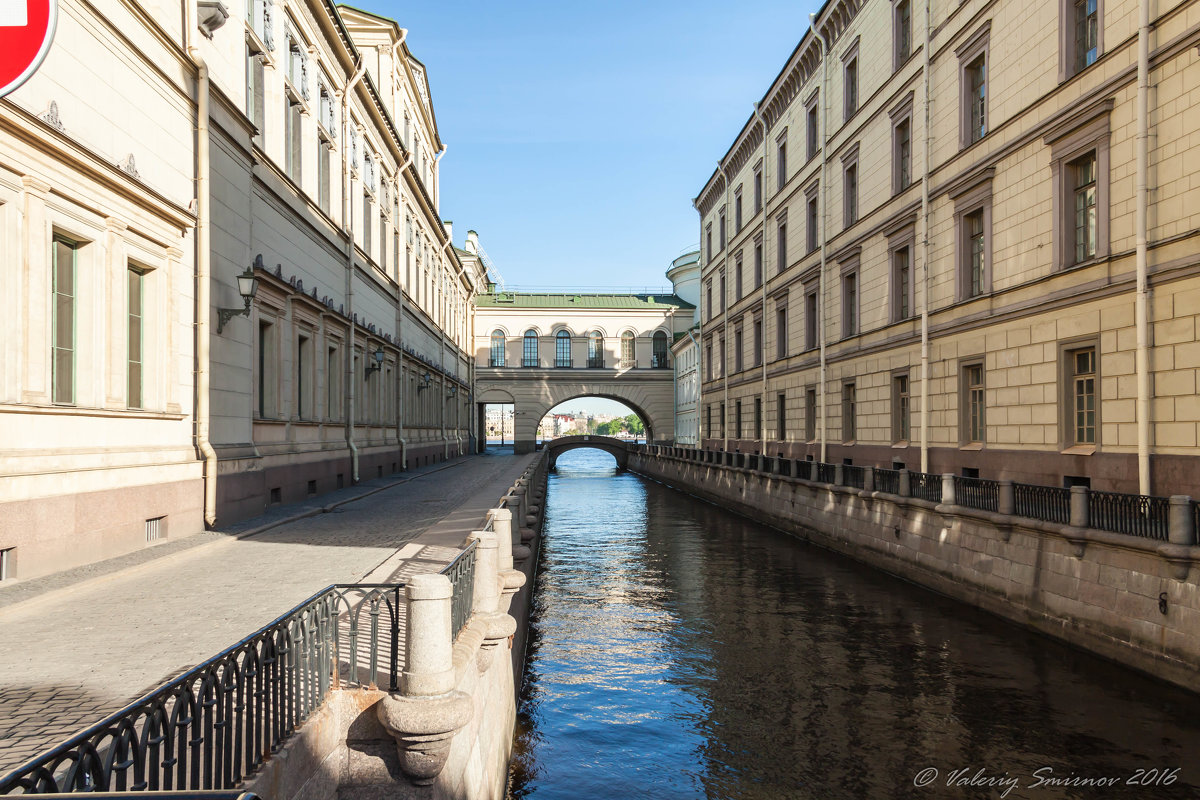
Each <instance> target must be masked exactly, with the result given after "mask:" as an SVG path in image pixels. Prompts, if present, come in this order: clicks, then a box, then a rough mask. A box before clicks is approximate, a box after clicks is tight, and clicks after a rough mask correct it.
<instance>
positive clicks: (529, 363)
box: [521, 328, 538, 367]
mask: <svg viewBox="0 0 1200 800" xmlns="http://www.w3.org/2000/svg"><path fill="white" fill-rule="evenodd" d="M537 365H538V335H537V331H535V330H533V329H532V328H530V329H529V330H527V331H525V336H524V350H523V352H522V355H521V366H522V367H536V366H537Z"/></svg>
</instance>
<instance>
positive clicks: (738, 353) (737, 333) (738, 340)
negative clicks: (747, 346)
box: [733, 326, 743, 375]
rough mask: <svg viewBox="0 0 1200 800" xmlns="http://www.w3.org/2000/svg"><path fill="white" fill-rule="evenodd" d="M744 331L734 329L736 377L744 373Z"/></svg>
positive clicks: (734, 367)
mask: <svg viewBox="0 0 1200 800" xmlns="http://www.w3.org/2000/svg"><path fill="white" fill-rule="evenodd" d="M742 344H743V342H742V329H741V327H740V326H739V327H737V328H734V329H733V372H734V374H735V375H736V374H737V373H739V372H741V371H742V349H743V348H742Z"/></svg>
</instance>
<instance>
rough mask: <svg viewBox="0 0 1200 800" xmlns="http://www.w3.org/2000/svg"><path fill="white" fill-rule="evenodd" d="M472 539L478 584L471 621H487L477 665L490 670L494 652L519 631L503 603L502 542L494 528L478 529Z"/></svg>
mask: <svg viewBox="0 0 1200 800" xmlns="http://www.w3.org/2000/svg"><path fill="white" fill-rule="evenodd" d="M468 538H469V539H470V540H472V541H474V542H475V586H474V595H473V598H472V599H473V603H472V611H471V621H472V622H480V623H482V624H483V645H482V646H481V647H480V650H479V657H478V659H477V660H476V666H477V667H478V668H479V671H480V672H486V671H487V668H488V666H489V665H490V664H491V659H492V651H493V650H495V649H496V646H497V645H498V644H500V642H502V641H504V640H505V639H507V638H508V637H510V636H512V635H513V634H514V633H516V631H517V621H516V620H515V619H513V618H512V617H510V616H509V615H508V614H507V613H505V612H504V611H501V610H500V608H499V606H500V571H499V545H498V544H497V542H496V534H495V533H493V532H492V531H474V532H472V533H471V535H470V537H468Z"/></svg>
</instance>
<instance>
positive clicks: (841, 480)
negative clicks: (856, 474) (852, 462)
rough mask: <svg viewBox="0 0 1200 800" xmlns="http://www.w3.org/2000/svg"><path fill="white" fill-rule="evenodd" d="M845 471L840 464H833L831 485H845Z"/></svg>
mask: <svg viewBox="0 0 1200 800" xmlns="http://www.w3.org/2000/svg"><path fill="white" fill-rule="evenodd" d="M845 472H846V470H845V469H844V468H843V467H842V465H841V464H840V463H838V464H834V465H833V485H834V486H845V485H846V483H845V479H846V476H845Z"/></svg>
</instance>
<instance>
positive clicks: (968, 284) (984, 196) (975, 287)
mask: <svg viewBox="0 0 1200 800" xmlns="http://www.w3.org/2000/svg"><path fill="white" fill-rule="evenodd" d="M992 174H993V173H992V171H991V170H988V171H986V172H984V173H983V175H982V176H981V177H980V178H978V179H976V180H974V181H973V182H972V183H970V184H967V185H964V186H960V187H959V188H955V189H951V191H950V196H951V199H953V200H954V226H955V230H956V236H957V238H958V243H957V248H958V253H957V255H956V261H957V264H958V267H957V272H958V289H957V292H956V296H957V298H958V299H959V300H969V299H971V298H972V297H979V296H980V295H984V294H988V293H989V292H991V290H992V269H991V262H992V183H991V179H992Z"/></svg>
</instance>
